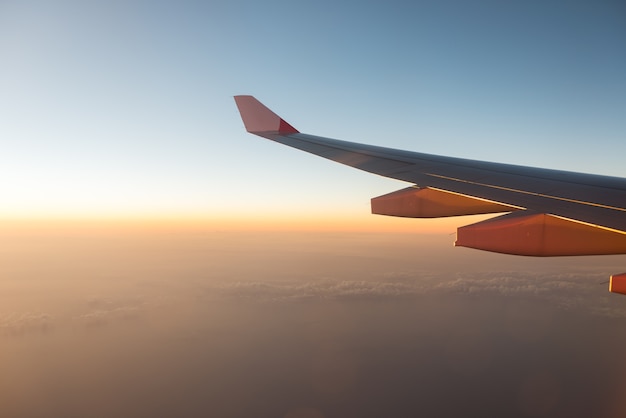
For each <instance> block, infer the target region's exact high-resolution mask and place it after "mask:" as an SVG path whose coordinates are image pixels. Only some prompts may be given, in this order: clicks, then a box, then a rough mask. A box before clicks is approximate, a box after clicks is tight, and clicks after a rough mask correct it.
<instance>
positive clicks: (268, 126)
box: [235, 96, 299, 134]
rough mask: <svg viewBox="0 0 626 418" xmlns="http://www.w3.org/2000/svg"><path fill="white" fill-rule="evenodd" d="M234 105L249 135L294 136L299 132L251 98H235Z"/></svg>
mask: <svg viewBox="0 0 626 418" xmlns="http://www.w3.org/2000/svg"><path fill="white" fill-rule="evenodd" d="M235 103H237V108H238V109H239V113H240V114H241V119H242V120H243V123H244V125H245V126H246V130H247V131H248V132H250V133H258V132H278V133H281V134H295V133H298V132H299V131H298V130H297V129H296V128H294V127H293V126H291V125H290V124H289V123H287V122H286V121H285V120H283V119H282V118H281V117H280V116H278V115H277V114H276V113H274V112H272V111H271V110H270V109H268V108H267V107H266V106H265V105H264V104H263V103H261V102H259V101H258V100H257V99H255V98H254V97H253V96H235Z"/></svg>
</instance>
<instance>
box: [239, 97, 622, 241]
mask: <svg viewBox="0 0 626 418" xmlns="http://www.w3.org/2000/svg"><path fill="white" fill-rule="evenodd" d="M236 101H237V104H238V106H239V107H240V111H241V114H242V117H243V118H244V122H245V120H246V117H247V114H248V113H251V114H255V113H260V112H271V111H270V110H269V109H267V108H266V107H265V106H264V105H262V104H261V103H260V102H258V101H257V100H256V99H254V97H252V96H237V97H236ZM272 115H274V116H275V117H276V118H278V124H277V125H276V127H275V128H272V125H268V126H262V127H261V126H252V129H256V130H250V129H248V131H249V132H251V133H254V134H257V135H260V136H263V137H265V138H268V139H271V140H273V141H276V142H279V143H281V144H284V145H288V146H290V147H293V148H297V149H300V150H303V151H306V152H309V153H311V154H315V155H318V156H320V157H324V158H327V159H329V160H333V161H336V162H339V163H342V164H345V165H348V166H351V167H355V168H358V169H360V170H364V171H367V172H370V173H374V174H378V175H381V176H384V177H389V178H393V179H397V180H403V181H406V182H409V183H412V184H415V185H417V186H419V187H429V186H430V187H437V188H440V189H444V190H449V191H453V192H457V193H461V194H464V195H469V196H476V197H480V198H484V199H488V200H492V201H495V202H503V203H507V204H511V205H514V206H518V207H521V208H524V209H527V210H531V211H534V212H539V213H549V214H553V215H558V216H563V217H565V218H570V219H574V220H577V221H581V222H586V223H589V224H593V225H598V226H602V227H605V228H610V229H615V230H619V231H626V179H625V178H620V177H609V176H601V175H594V174H583V173H575V172H568V171H559V170H550V169H545V168H534V167H524V166H518V165H511V164H500V163H493V162H486V161H476V160H468V159H462V158H454V157H446V156H439V155H431V154H424V153H419V152H411V151H403V150H398V149H392V148H385V147H379V146H374V145H366V144H359V143H354V142H348V141H341V140H337V139H330V138H323V137H319V136H314V135H307V134H303V133H300V132H298V131H297V130H295V129H294V128H293V127H291V125H288V126H289V128H291V129H285V130H280V129H279V128H280V126H279V125H280V121H282V119H280V118H279V117H278V116H276V115H275V114H274V113H273V112H272ZM283 122H284V121H283ZM259 129H260V130H259Z"/></svg>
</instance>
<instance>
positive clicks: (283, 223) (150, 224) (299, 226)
mask: <svg viewBox="0 0 626 418" xmlns="http://www.w3.org/2000/svg"><path fill="white" fill-rule="evenodd" d="M491 216H493V215H478V216H471V217H470V216H463V217H453V218H438V219H411V218H397V217H390V216H379V215H356V216H346V215H343V214H342V215H341V216H334V217H313V216H310V217H307V216H291V217H286V216H257V217H251V216H248V217H243V216H240V215H237V216H230V217H228V216H221V217H219V216H216V217H207V216H193V215H186V216H180V215H179V216H157V215H144V216H141V215H139V214H136V215H126V216H69V215H67V216H49V217H44V216H37V217H35V216H31V217H26V216H24V217H18V216H14V217H0V228H2V229H5V230H6V229H7V228H8V229H21V230H28V229H39V228H43V229H63V228H68V229H74V228H78V229H92V228H93V229H102V228H115V229H119V228H122V229H123V228H129V229H155V230H177V229H181V230H189V229H198V230H205V231H206V230H212V231H220V232H226V231H276V232H279V231H282V232H289V231H293V232H299V231H301V232H374V233H407V234H442V233H449V234H452V233H455V232H456V228H457V227H459V226H462V225H466V224H470V223H474V222H479V221H481V220H483V219H487V218H489V217H491Z"/></svg>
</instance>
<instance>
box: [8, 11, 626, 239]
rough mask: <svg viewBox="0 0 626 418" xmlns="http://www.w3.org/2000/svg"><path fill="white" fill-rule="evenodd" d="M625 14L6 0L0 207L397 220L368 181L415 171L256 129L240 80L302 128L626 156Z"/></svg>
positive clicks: (487, 150) (452, 148) (492, 154)
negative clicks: (351, 159) (379, 166)
mask: <svg viewBox="0 0 626 418" xmlns="http://www.w3.org/2000/svg"><path fill="white" fill-rule="evenodd" d="M625 16H626V10H625V8H624V5H623V2H620V1H613V2H611V1H601V2H584V1H577V2H571V1H541V2H534V1H530V2H517V3H511V2H506V3H502V2H491V1H479V2H470V3H468V2H465V1H450V0H447V1H437V2H384V3H381V2H362V1H359V2H352V1H346V2H339V3H337V2H323V1H322V2H320V1H316V2H303V3H298V4H293V3H292V2H282V1H265V2H256V1H177V2H167V1H106V2H105V1H101V2H99V1H92V2H83V1H64V0H61V1H55V2H49V1H3V2H1V3H0V52H2V57H3V59H2V65H1V66H0V97H1V100H0V115H2V116H1V119H0V120H1V123H0V145H1V147H2V149H1V152H0V178H2V179H3V181H2V182H0V196H2V205H0V217H2V218H5V219H15V218H27V219H28V218H44V219H49V218H70V219H76V218H94V217H95V218H103V217H104V218H133V219H137V218H140V219H147V218H168V219H172V218H174V219H179V220H180V219H186V220H189V219H198V218H200V219H204V220H215V219H224V218H228V219H230V220H231V221H232V224H237V223H241V222H246V223H248V224H254V223H258V222H270V221H272V222H273V221H275V220H277V219H285V218H286V220H292V222H293V223H297V222H300V221H302V222H305V223H306V222H314V223H315V222H317V221H318V220H329V221H332V218H335V220H337V219H340V220H343V221H345V220H351V221H352V222H358V223H359V224H360V225H362V226H363V227H366V226H367V223H368V222H369V223H371V225H375V224H376V223H381V222H383V223H384V222H393V221H387V220H381V219H380V217H372V216H368V213H369V199H370V198H371V197H374V196H377V195H380V194H384V193H388V192H391V191H393V190H396V189H399V188H401V187H403V186H404V185H405V184H404V183H401V182H398V181H394V180H388V179H383V178H378V177H376V176H372V175H369V174H366V173H361V172H358V171H355V170H353V169H350V168H347V167H343V166H340V165H337V164H334V163H331V162H327V161H323V160H320V159H318V158H316V157H313V156H310V155H307V154H304V153H301V152H298V151H295V150H292V149H287V148H285V147H282V146H279V145H276V144H272V143H269V142H268V141H264V140H261V139H259V138H257V137H253V136H251V135H249V134H247V133H245V131H244V128H243V124H242V122H241V120H240V118H239V115H238V113H237V110H236V107H235V105H234V102H233V99H232V96H234V95H237V94H252V95H255V96H256V97H257V98H259V99H260V100H261V101H263V102H264V103H266V104H267V105H268V106H269V107H271V108H273V109H274V110H275V111H276V112H277V113H279V114H280V115H281V116H283V117H284V118H285V119H286V120H288V121H289V122H290V123H292V124H293V125H294V126H295V127H297V128H298V129H299V130H300V131H302V132H306V133H312V134H317V135H322V136H329V137H335V138H341V139H346V140H351V141H356V142H366V143H372V144H379V145H383V146H389V147H395V148H401V149H409V150H415V151H423V152H429V153H435V154H444V155H453V156H460V157H467V158H476V159H484V160H493V161H501V162H510V163H516V164H523V165H531V166H541V167H550V168H559V169H566V170H575V171H583V172H592V173H600V174H607V175H616V176H624V175H625V171H624V168H623V167H624V166H623V161H622V157H623V155H625V154H626V140H625V138H626V52H625V51H626V49H625V48H624V40H625V39H626V24H624V19H625ZM294 218H295V219H294ZM355 220H356V221H355ZM404 224H405V225H406V224H407V222H405V223H404ZM409 224H410V225H411V226H410V227H411V228H417V229H420V228H421V227H422V226H421V225H424V228H431V227H432V225H439V224H433V223H420V222H419V221H415V222H412V223H409ZM441 225H442V226H441V227H437V228H439V229H440V230H443V229H445V230H446V231H447V230H450V232H453V231H454V228H453V227H450V225H453V224H452V223H449V222H448V223H441ZM454 225H456V224H454ZM437 228H436V229H437ZM441 228H443V229H441ZM331 229H332V228H331Z"/></svg>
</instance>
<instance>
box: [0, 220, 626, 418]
mask: <svg viewBox="0 0 626 418" xmlns="http://www.w3.org/2000/svg"><path fill="white" fill-rule="evenodd" d="M5 231H7V229H5ZM451 240H452V237H450V236H447V235H443V236H442V235H431V236H429V235H425V236H413V235H408V234H364V233H266V232H265V233H264V232H257V233H244V232H239V233H233V232H230V233H228V232H214V231H212V230H197V231H189V230H163V231H154V230H151V231H138V230H132V229H126V230H124V229H117V230H115V229H108V230H102V229H93V228H91V229H90V228H84V229H75V230H72V231H68V230H67V229H63V230H57V231H55V230H49V231H47V232H46V231H42V232H38V233H37V232H32V231H31V232H30V233H27V232H24V231H17V230H14V231H13V232H10V231H9V232H6V233H5V237H4V238H3V239H2V243H1V244H2V245H1V247H0V248H2V249H3V250H2V252H1V253H0V263H1V264H2V266H3V275H2V278H1V279H0V295H1V296H0V298H1V301H0V302H1V303H0V306H1V307H2V308H1V309H0V350H1V352H0V359H1V360H0V361H1V362H2V370H3V373H2V375H1V376H0V409H1V410H2V411H3V413H5V414H7V415H8V416H34V415H45V416H58V417H62V416H77V415H78V416H146V417H147V416H156V415H164V414H165V415H170V416H172V415H176V416H207V415H211V416H235V417H237V416H239V417H246V416H279V417H289V418H293V417H338V416H364V417H366V416H371V417H374V416H415V415H422V416H440V417H448V416H449V417H452V416H510V417H514V416H519V417H526V416H528V417H533V416H550V417H555V416H556V417H560V416H562V417H577V416H578V417H589V416H595V417H621V416H623V414H624V412H625V411H626V409H625V408H626V404H625V403H624V400H623V396H622V395H623V393H624V391H625V390H626V379H625V378H624V376H626V373H625V372H626V362H625V361H624V359H623V356H622V355H621V353H623V352H624V349H626V337H625V336H624V334H623V333H621V332H620V330H621V329H622V328H623V322H624V320H625V319H626V308H625V307H624V303H623V300H621V298H619V297H616V296H614V295H609V294H608V292H607V291H606V285H600V284H598V283H599V282H601V281H603V280H604V278H605V277H606V270H607V269H612V268H616V267H615V265H616V264H619V263H620V262H621V263H623V257H590V258H582V259H579V258H576V259H574V258H562V259H552V260H537V259H531V258H515V257H507V256H499V255H494V254H484V253H479V252H475V251H471V250H465V249H460V248H451V247H450V246H449V244H450V243H451ZM459 266H463V268H459Z"/></svg>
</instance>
